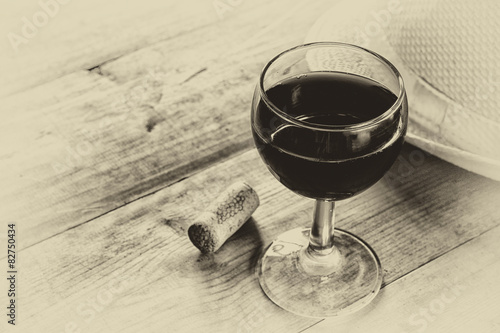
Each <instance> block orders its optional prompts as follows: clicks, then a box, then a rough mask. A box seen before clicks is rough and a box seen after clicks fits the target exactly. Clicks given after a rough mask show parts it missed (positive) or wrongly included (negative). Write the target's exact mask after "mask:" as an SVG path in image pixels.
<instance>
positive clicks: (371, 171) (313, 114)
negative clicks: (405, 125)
mask: <svg viewBox="0 0 500 333" xmlns="http://www.w3.org/2000/svg"><path fill="white" fill-rule="evenodd" d="M266 93H267V96H268V97H269V99H270V100H271V102H272V103H273V104H274V105H275V106H277V107H279V108H280V109H282V110H285V112H287V113H288V114H289V115H291V116H293V117H294V118H296V119H299V120H302V121H304V122H307V123H310V124H312V125H315V124H316V125H317V124H323V125H354V124H358V123H362V122H366V121H369V120H371V119H374V118H377V117H379V116H381V115H383V114H384V113H385V112H386V111H387V110H388V109H389V108H390V107H391V105H393V104H394V102H395V101H396V98H397V97H396V96H395V95H394V94H393V93H392V92H391V91H389V90H388V89H387V88H385V87H384V86H382V85H381V84H380V83H378V82H375V81H373V80H371V79H368V78H364V77H361V76H358V75H354V74H347V73H338V72H313V73H308V74H305V75H301V76H298V77H293V78H289V79H286V80H284V81H281V82H279V83H278V84H276V85H274V86H273V87H271V88H270V89H268V90H267V92H266ZM255 112H256V114H255V117H256V121H255V124H265V123H266V120H268V119H272V116H273V113H272V111H271V110H270V107H269V106H268V105H266V103H264V102H263V101H260V103H259V104H258V106H257V108H256V110H255ZM398 122H399V118H397V119H394V120H393V121H392V122H389V124H388V125H389V126H388V128H386V130H385V131H383V132H382V133H376V134H378V135H372V134H375V133H374V132H361V133H352V134H350V135H347V134H346V133H345V132H342V133H331V132H328V131H323V132H322V131H313V130H310V129H308V128H304V127H299V126H293V125H291V124H282V125H281V126H279V127H278V128H276V129H275V131H274V132H273V133H271V135H270V136H269V137H268V138H263V137H262V136H261V135H260V134H259V131H255V130H254V131H253V134H254V139H255V142H256V145H257V147H259V152H260V154H261V155H262V159H263V160H264V162H265V163H266V164H267V166H268V167H269V169H270V170H271V172H272V173H273V174H274V175H275V176H276V177H277V178H278V179H279V181H280V182H281V183H283V184H284V185H285V186H287V187H288V188H290V189H291V190H293V191H294V192H296V193H299V194H302V195H304V196H307V197H311V198H321V199H331V200H342V199H346V198H349V197H351V196H353V195H354V194H357V193H359V192H361V191H363V190H365V189H367V188H369V187H370V186H371V185H373V184H374V183H375V182H377V181H378V180H379V179H380V178H381V177H382V176H383V175H384V174H385V173H386V172H387V170H388V169H389V168H390V167H391V165H392V164H393V163H394V161H395V159H396V157H397V156H398V154H399V152H400V150H401V147H402V144H403V141H404V135H401V133H400V131H401V128H400V127H401V126H400V124H398Z"/></svg>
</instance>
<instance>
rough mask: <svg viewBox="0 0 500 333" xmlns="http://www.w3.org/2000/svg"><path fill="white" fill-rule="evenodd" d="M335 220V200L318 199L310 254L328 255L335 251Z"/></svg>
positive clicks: (309, 249)
mask: <svg viewBox="0 0 500 333" xmlns="http://www.w3.org/2000/svg"><path fill="white" fill-rule="evenodd" d="M334 221H335V201H328V200H319V199H317V200H316V203H315V205H314V220H313V225H312V228H311V234H310V235H309V247H308V252H309V254H310V255H313V256H315V255H327V254H330V253H332V251H333V232H334V229H333V225H334Z"/></svg>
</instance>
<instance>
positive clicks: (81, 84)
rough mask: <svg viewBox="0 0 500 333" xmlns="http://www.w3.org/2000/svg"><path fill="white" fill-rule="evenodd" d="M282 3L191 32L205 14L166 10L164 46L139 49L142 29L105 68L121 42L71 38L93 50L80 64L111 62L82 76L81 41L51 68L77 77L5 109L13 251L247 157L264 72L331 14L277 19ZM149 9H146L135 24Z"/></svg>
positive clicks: (4, 195) (5, 180)
mask: <svg viewBox="0 0 500 333" xmlns="http://www.w3.org/2000/svg"><path fill="white" fill-rule="evenodd" d="M284 3H285V1H274V2H271V3H269V4H268V3H266V2H264V1H262V2H258V3H253V4H250V3H248V4H247V3H242V4H241V6H238V7H237V8H234V10H233V11H231V12H230V13H227V14H228V16H227V18H224V19H223V20H220V19H219V18H218V16H217V15H215V17H214V15H212V16H211V17H210V20H209V21H210V22H211V24H210V25H207V26H204V28H203V29H195V28H196V27H198V28H200V27H201V26H203V24H204V22H205V21H206V20H207V13H206V12H205V11H202V10H201V9H203V8H204V7H203V6H202V7H201V8H198V7H196V8H194V10H193V12H190V14H189V15H191V16H192V17H191V16H190V19H189V20H187V21H182V22H181V21H178V20H179V19H181V18H182V17H183V16H180V17H177V15H178V11H176V10H173V11H169V10H166V9H165V10H162V11H161V13H163V15H166V16H165V21H166V22H169V17H171V18H172V20H173V21H172V22H171V23H170V24H169V25H168V26H169V29H171V30H169V32H168V33H167V34H163V35H162V36H163V37H162V38H163V39H161V38H160V37H155V38H157V39H158V40H155V41H156V42H155V43H154V44H153V45H149V46H147V45H146V44H147V43H146V44H143V43H142V39H141V42H139V41H138V40H139V39H140V38H139V37H140V36H141V34H142V33H145V32H143V31H142V30H140V29H139V31H136V32H135V35H134V36H133V37H131V40H129V41H128V44H126V45H127V47H129V48H131V47H132V48H133V49H134V50H135V49H138V50H137V51H134V52H131V53H128V54H126V55H122V56H121V57H120V58H118V59H115V60H113V61H108V60H109V59H108V58H109V56H108V55H106V54H107V53H106V52H111V51H109V50H110V49H115V48H118V49H119V48H120V47H121V46H120V45H122V44H123V43H125V40H122V39H121V37H120V38H119V40H118V41H117V42H116V43H111V45H110V46H109V47H103V45H102V44H103V43H104V41H103V40H102V38H103V36H101V35H100V34H98V33H97V31H99V30H92V33H91V32H88V33H89V35H88V36H87V35H86V33H87V32H86V30H84V31H80V30H78V31H74V32H73V33H74V34H75V35H71V34H69V35H67V36H66V37H65V38H70V39H71V38H82V39H83V40H85V43H84V44H82V45H81V46H82V47H83V46H88V47H89V48H90V49H88V50H86V51H85V52H84V53H83V54H80V55H79V58H78V59H80V57H81V58H85V59H87V60H88V59H92V60H93V61H94V62H93V63H92V65H86V66H87V67H90V66H96V65H99V64H100V63H99V62H98V61H102V59H103V58H102V57H104V58H105V59H106V60H107V61H108V62H106V63H105V64H101V65H100V66H98V67H96V68H94V69H93V70H91V71H88V70H84V71H78V70H77V69H78V68H76V67H75V66H76V63H75V61H76V60H74V59H73V58H72V56H71V55H74V56H76V55H77V54H78V50H79V48H80V44H78V45H79V47H78V48H77V49H76V50H71V54H69V53H62V54H61V55H58V56H57V57H56V58H55V59H53V60H52V61H53V62H54V66H55V65H57V66H59V67H61V68H63V67H64V68H66V69H64V71H67V70H73V71H74V70H77V71H75V72H71V74H68V75H65V76H62V77H60V78H59V79H56V80H53V81H49V82H48V83H46V84H42V85H39V86H36V87H34V88H32V89H27V90H24V91H22V92H20V93H17V94H14V95H12V96H9V97H7V98H4V100H3V102H2V105H3V106H2V110H3V111H2V113H3V114H4V118H5V121H4V122H2V124H0V142H8V143H9V144H7V145H4V146H3V147H2V153H1V154H0V161H1V164H0V168H1V172H0V174H1V175H2V176H1V177H2V185H3V186H2V188H1V190H0V200H2V202H7V203H8V204H7V205H5V206H4V207H2V209H3V216H4V217H5V218H6V219H7V220H11V221H19V222H18V223H19V228H21V230H22V232H23V235H24V238H23V243H22V244H21V246H23V247H24V246H29V245H31V244H34V243H36V242H39V241H41V240H43V239H46V238H48V237H51V236H52V235H54V234H57V233H60V232H63V231H64V230H66V229H68V228H71V227H74V226H76V225H78V224H80V223H84V222H86V221H89V220H91V219H93V218H95V217H97V216H100V215H102V214H105V213H107V212H109V211H111V210H113V209H116V208H117V207H120V206H122V205H125V204H127V203H129V202H131V201H133V200H136V199H138V198H140V197H142V196H144V195H145V194H148V193H151V192H154V191H157V190H158V189H161V188H163V187H165V186H168V185H169V184H171V183H174V182H176V181H178V180H179V179H182V178H184V177H186V176H188V175H190V174H192V173H193V172H197V171H199V170H202V169H204V168H206V167H207V166H208V165H210V164H212V163H215V162H217V161H220V160H224V159H226V158H228V157H230V156H232V155H234V154H237V153H239V152H241V151H244V150H247V149H249V148H250V147H251V146H252V143H251V139H250V137H251V136H250V131H249V128H250V125H249V112H250V110H249V108H250V102H251V97H252V94H253V89H254V86H255V84H256V82H257V78H258V75H259V72H260V70H261V68H262V67H263V65H264V64H265V62H266V61H268V60H269V59H270V58H271V57H272V56H273V55H275V54H276V53H277V52H278V51H280V50H283V49H285V48H287V47H290V46H292V45H295V44H298V43H300V42H301V40H302V39H303V38H304V36H305V33H306V31H307V27H308V26H309V25H310V24H311V23H312V22H313V20H314V19H315V18H316V17H317V16H318V15H319V13H320V12H321V10H322V8H325V7H326V6H327V5H329V3H328V1H321V2H317V3H314V4H311V5H306V4H307V3H306V2H297V4H294V5H293V6H292V7H291V8H287V9H286V10H283V8H284V7H289V6H284ZM170 4H171V3H170ZM70 5H73V3H71V4H68V5H67V6H68V8H69V6H70ZM77 6H81V5H77ZM172 6H174V5H172ZM185 6H188V5H187V4H186V5H185ZM131 8H132V7H131ZM186 8H188V7H181V8H180V9H179V10H181V9H182V10H186ZM156 9H157V8H156V7H152V8H149V7H148V9H147V10H146V9H144V11H145V12H141V13H138V14H137V18H134V20H135V19H137V20H140V19H141V18H142V17H143V15H146V16H147V15H149V14H150V12H149V11H154V10H156ZM68 10H69V9H68ZM211 10H213V8H212V9H211ZM148 13H149V14H148ZM129 14H130V13H129ZM129 14H127V15H129ZM59 15H60V16H62V15H63V12H62V9H61V12H60V14H59ZM75 15H76V14H75ZM98 17H100V16H98ZM197 17H199V18H200V19H199V20H198V21H196V18H197ZM256 17H259V20H258V21H256V20H255V18H256ZM161 18H162V16H161V15H157V14H155V15H153V16H152V18H151V20H153V21H155V22H156V23H155V22H153V23H152V24H151V26H150V29H151V30H149V33H158V34H160V35H161V33H162V31H163V30H161V29H159V28H158V26H157V24H160V23H159V22H157V21H159V20H161ZM173 18H175V19H173ZM299 18H300V19H299ZM88 19H91V18H88ZM121 19H122V18H121V17H118V18H116V20H121ZM194 21H196V24H195V25H194V26H193V28H192V29H191V28H189V29H190V30H189V31H185V29H187V27H190V22H194ZM120 22H121V21H120ZM120 22H115V23H113V24H117V25H118V24H119V23H120ZM111 23H112V22H108V24H111ZM120 24H121V25H123V22H122V23H120ZM161 24H166V23H164V22H163V21H162V23H161ZM121 25H120V26H121ZM98 27H99V25H98ZM162 27H163V26H162ZM47 28H49V27H47ZM157 28H158V29H159V30H156V29H157ZM163 28H165V29H166V26H165V27H163ZM96 29H97V28H96ZM127 29H128V28H127ZM70 31H72V30H70ZM126 31H128V30H126ZM284 32H287V33H286V35H283V33H284ZM96 38H97V39H96ZM107 38H108V39H109V38H111V37H110V36H109V33H108V34H107ZM242 40H244V42H243V43H242V42H241V41H242ZM92 41H94V42H95V43H94V44H91V45H90V44H89V43H91V42H92ZM54 42H55V41H54ZM148 43H149V42H148ZM30 45H31V44H30ZM131 50H132V49H130V50H129V51H131ZM67 51H68V52H70V50H67ZM113 52H115V51H113ZM124 52H125V51H124ZM94 53H95V54H94ZM91 54H92V55H91ZM99 57H101V58H99ZM87 60H86V61H87ZM62 61H66V63H64V65H63V64H60V63H59V62H62ZM34 66H35V65H34ZM40 66H41V65H36V66H35V67H37V68H38V67H40ZM61 70H63V69H61ZM44 73H45V72H44ZM61 73H62V72H61ZM35 74H36V75H35ZM29 75H34V76H35V77H42V78H44V80H50V79H51V78H52V77H51V76H50V75H49V76H47V75H48V74H43V73H38V74H37V73H35V72H30V74H29ZM15 82H17V81H15ZM19 82H21V81H19ZM22 82H24V81H22Z"/></svg>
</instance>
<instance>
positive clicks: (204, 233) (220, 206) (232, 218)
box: [188, 182, 259, 253]
mask: <svg viewBox="0 0 500 333" xmlns="http://www.w3.org/2000/svg"><path fill="white" fill-rule="evenodd" d="M258 206H259V197H258V196H257V193H256V192H255V191H254V190H253V188H251V187H250V185H248V184H246V183H244V182H237V183H234V184H232V185H231V186H230V187H228V188H227V189H226V190H225V191H224V192H223V193H221V195H219V197H217V199H215V201H213V202H212V203H211V204H210V205H209V206H208V207H207V208H206V209H205V210H204V211H203V212H202V213H201V214H200V215H199V216H198V217H197V218H196V220H195V221H194V223H193V224H192V225H191V226H190V227H189V229H188V235H189V239H190V240H191V242H192V243H193V244H194V246H196V247H197V248H198V249H199V250H200V251H201V252H203V253H208V252H215V251H217V250H218V249H219V248H220V247H221V246H222V244H224V242H225V241H226V240H227V239H228V238H229V237H231V235H232V234H234V233H235V232H236V231H237V230H238V229H239V228H240V227H241V226H242V225H243V224H244V223H245V222H246V221H247V220H248V219H249V218H250V216H251V215H252V213H253V212H254V211H255V210H256V209H257V207H258Z"/></svg>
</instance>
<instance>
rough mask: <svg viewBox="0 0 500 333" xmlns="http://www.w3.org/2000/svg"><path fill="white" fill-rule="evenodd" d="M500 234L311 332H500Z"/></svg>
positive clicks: (490, 233)
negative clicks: (359, 310) (499, 277)
mask: <svg viewBox="0 0 500 333" xmlns="http://www.w3.org/2000/svg"><path fill="white" fill-rule="evenodd" d="M499 237H500V228H499V227H495V228H494V229H492V230H490V231H488V232H485V233H484V234H482V235H480V236H479V237H477V238H475V239H473V240H471V241H470V242H467V243H466V244H464V245H463V246H461V247H459V248H457V249H455V250H453V251H450V252H448V253H446V254H445V255H443V256H441V257H439V258H437V259H436V260H434V261H432V262H430V263H428V264H426V265H425V266H423V267H422V268H420V269H419V270H418V271H417V272H412V273H410V274H408V275H406V276H404V277H402V278H401V279H399V280H397V281H395V282H394V283H392V284H391V285H389V286H387V287H386V288H385V289H384V290H383V291H382V293H381V294H380V295H379V298H378V299H377V301H376V302H375V303H373V304H371V305H370V306H369V307H368V308H366V310H363V313H357V314H356V315H354V316H351V317H350V318H344V319H341V320H338V319H337V320H335V319H327V320H324V321H323V322H321V323H320V324H318V325H315V326H313V327H312V328H311V329H310V330H309V331H311V332H332V330H333V328H335V330H336V331H338V332H349V333H355V332H387V333H392V332H393V333H405V332H472V331H475V332H498V331H499V329H500V317H499V316H498V310H499V307H498V299H499V297H500V285H499V284H498V274H499V273H500V247H498V239H499ZM388 318H390V319H391V320H388ZM306 332H307V331H306Z"/></svg>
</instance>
